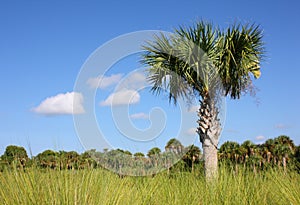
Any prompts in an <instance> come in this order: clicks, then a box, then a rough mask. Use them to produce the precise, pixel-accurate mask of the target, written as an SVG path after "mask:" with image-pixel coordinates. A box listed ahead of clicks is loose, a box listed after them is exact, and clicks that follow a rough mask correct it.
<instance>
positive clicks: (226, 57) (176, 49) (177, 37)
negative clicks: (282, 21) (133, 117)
mask: <svg viewBox="0 0 300 205" xmlns="http://www.w3.org/2000/svg"><path fill="white" fill-rule="evenodd" d="M262 37H263V35H262V30H261V29H260V27H259V26H255V25H233V26H230V27H228V28H227V29H226V30H225V31H221V30H220V29H217V28H214V26H213V25H212V24H211V23H207V22H205V21H200V22H198V23H196V24H195V25H194V26H191V27H188V28H186V27H180V28H179V29H176V30H175V32H174V34H173V35H170V36H165V35H163V34H161V35H160V36H156V37H155V39H154V40H153V41H151V42H148V43H147V45H145V46H144V49H145V50H146V52H145V53H144V54H143V56H142V57H143V63H144V64H146V65H148V66H150V68H149V70H148V74H149V76H148V79H149V81H150V83H152V85H153V87H152V91H153V92H154V93H156V94H159V93H161V92H162V91H164V90H167V91H168V93H169V94H168V95H169V101H170V102H174V103H175V104H176V102H177V100H178V98H180V97H181V98H183V99H187V100H191V98H194V97H196V98H197V99H198V100H199V101H200V109H199V111H198V116H199V120H198V125H199V126H198V129H197V133H198V134H199V137H200V141H201V143H202V148H203V152H204V161H205V173H206V177H207V178H215V177H216V176H217V168H218V166H217V161H218V159H217V147H218V141H219V140H218V139H219V135H220V133H221V123H220V120H219V116H218V113H219V109H218V106H217V102H218V97H219V96H220V95H222V96H230V97H231V98H233V99H238V98H240V97H241V94H242V93H243V92H247V91H249V90H250V91H251V90H252V88H253V86H252V77H251V75H250V74H251V73H252V74H253V76H254V78H258V77H260V62H261V59H262V57H263V53H264V48H263V42H262Z"/></svg>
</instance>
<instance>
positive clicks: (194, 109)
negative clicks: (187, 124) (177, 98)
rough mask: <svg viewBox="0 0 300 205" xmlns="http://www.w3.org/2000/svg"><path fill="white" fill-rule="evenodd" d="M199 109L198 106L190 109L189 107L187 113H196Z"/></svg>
mask: <svg viewBox="0 0 300 205" xmlns="http://www.w3.org/2000/svg"><path fill="white" fill-rule="evenodd" d="M199 108H200V106H199V105H194V106H191V107H189V109H188V112H198V111H199Z"/></svg>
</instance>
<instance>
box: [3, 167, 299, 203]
mask: <svg viewBox="0 0 300 205" xmlns="http://www.w3.org/2000/svg"><path fill="white" fill-rule="evenodd" d="M0 204H9V205H10V204H22V205H23V204H24V205H26V204H28V205H29V204H30V205H32V204H59V205H61V204H78V205H82V204H89V205H90V204H112V205H115V204H130V205H131V204H147V205H149V204H157V205H158V204H180V205H182V204H280V205H284V204H295V205H298V204H300V175H299V174H296V173H288V174H285V173H284V172H280V171H269V172H265V173H259V174H256V175H255V174H253V173H252V172H243V171H240V172H239V174H233V173H232V172H230V171H228V170H227V169H225V168H221V170H220V174H219V179H218V183H214V184H208V183H206V182H205V179H204V178H203V177H202V176H201V175H195V174H191V173H182V172H181V173H173V174H170V175H168V174H167V173H161V174H158V175H156V176H155V177H124V178H120V177H119V176H118V175H116V174H114V173H111V172H109V171H105V170H101V169H94V170H77V171H69V170H65V171H55V170H40V169H35V168H31V169H27V170H25V171H4V172H2V173H0Z"/></svg>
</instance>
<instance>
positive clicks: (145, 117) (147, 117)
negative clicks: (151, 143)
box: [130, 112, 149, 120]
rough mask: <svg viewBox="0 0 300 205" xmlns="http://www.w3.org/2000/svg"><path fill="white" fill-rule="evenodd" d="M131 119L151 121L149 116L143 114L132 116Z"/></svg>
mask: <svg viewBox="0 0 300 205" xmlns="http://www.w3.org/2000/svg"><path fill="white" fill-rule="evenodd" d="M130 118H131V119H145V120H146V119H149V116H148V115H147V114H145V113H143V112H140V113H135V114H132V115H130Z"/></svg>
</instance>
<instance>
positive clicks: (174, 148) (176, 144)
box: [165, 138, 184, 154]
mask: <svg viewBox="0 0 300 205" xmlns="http://www.w3.org/2000/svg"><path fill="white" fill-rule="evenodd" d="M183 148H184V147H183V145H182V144H181V142H180V141H179V140H177V139H175V138H172V139H170V140H169V141H168V142H167V144H166V146H165V150H166V151H167V152H168V151H170V152H173V153H175V154H181V153H182V151H183Z"/></svg>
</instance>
